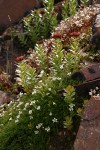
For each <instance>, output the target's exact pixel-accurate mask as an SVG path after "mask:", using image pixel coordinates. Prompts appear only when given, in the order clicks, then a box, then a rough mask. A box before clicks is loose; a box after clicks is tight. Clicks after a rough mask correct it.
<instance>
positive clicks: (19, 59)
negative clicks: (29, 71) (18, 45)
mask: <svg viewBox="0 0 100 150" xmlns="http://www.w3.org/2000/svg"><path fill="white" fill-rule="evenodd" d="M22 60H24V56H20V57H17V58H16V61H17V62H20V61H22Z"/></svg>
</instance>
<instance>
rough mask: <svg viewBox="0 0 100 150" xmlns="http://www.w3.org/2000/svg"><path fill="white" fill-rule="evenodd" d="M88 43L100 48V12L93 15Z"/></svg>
mask: <svg viewBox="0 0 100 150" xmlns="http://www.w3.org/2000/svg"><path fill="white" fill-rule="evenodd" d="M90 43H91V45H92V46H94V47H96V48H97V49H100V12H99V13H97V14H96V15H95V19H94V23H93V26H92V37H91V39H90Z"/></svg>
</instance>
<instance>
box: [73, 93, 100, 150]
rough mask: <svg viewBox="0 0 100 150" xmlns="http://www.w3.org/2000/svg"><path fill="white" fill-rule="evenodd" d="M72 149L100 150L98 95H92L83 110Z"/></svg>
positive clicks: (99, 102)
mask: <svg viewBox="0 0 100 150" xmlns="http://www.w3.org/2000/svg"><path fill="white" fill-rule="evenodd" d="M74 150H100V96H95V97H92V98H91V99H90V101H89V104H88V105H87V106H86V108H85V110H84V113H83V117H82V121H81V124H80V127H79V131H78V134H77V137H76V140H75V143H74Z"/></svg>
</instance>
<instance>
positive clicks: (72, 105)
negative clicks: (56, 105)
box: [69, 103, 75, 111]
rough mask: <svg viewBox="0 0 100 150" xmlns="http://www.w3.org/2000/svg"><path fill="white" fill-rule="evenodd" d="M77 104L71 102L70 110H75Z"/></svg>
mask: <svg viewBox="0 0 100 150" xmlns="http://www.w3.org/2000/svg"><path fill="white" fill-rule="evenodd" d="M74 106H75V104H73V103H71V104H69V111H73V110H74V108H73V107H74Z"/></svg>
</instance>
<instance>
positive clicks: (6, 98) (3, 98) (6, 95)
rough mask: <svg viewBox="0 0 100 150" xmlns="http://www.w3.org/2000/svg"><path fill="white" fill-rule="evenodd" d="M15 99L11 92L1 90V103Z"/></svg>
mask: <svg viewBox="0 0 100 150" xmlns="http://www.w3.org/2000/svg"><path fill="white" fill-rule="evenodd" d="M12 100H13V96H11V94H10V93H7V92H4V91H0V105H2V104H5V103H10V102H11V101H12Z"/></svg>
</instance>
